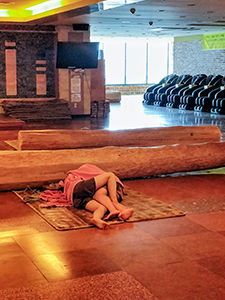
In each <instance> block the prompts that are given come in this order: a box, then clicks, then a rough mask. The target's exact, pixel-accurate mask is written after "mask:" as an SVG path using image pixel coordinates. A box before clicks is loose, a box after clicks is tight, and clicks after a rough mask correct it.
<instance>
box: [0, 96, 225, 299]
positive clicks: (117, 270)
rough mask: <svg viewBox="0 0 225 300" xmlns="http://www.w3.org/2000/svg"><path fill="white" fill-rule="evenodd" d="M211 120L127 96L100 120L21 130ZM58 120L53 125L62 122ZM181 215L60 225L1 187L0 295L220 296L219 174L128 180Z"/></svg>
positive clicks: (224, 247)
mask: <svg viewBox="0 0 225 300" xmlns="http://www.w3.org/2000/svg"><path fill="white" fill-rule="evenodd" d="M200 124H207V125H210V124H211V125H218V126H219V127H220V129H221V131H222V133H224V132H225V116H211V115H210V114H207V113H203V114H198V115H196V114H195V113H194V112H191V111H187V112H179V111H178V110H176V109H170V110H169V109H166V108H155V107H147V106H143V105H142V103H141V97H132V96H131V97H127V98H125V99H123V101H122V102H121V104H113V105H112V106H111V113H110V117H109V118H108V119H106V120H104V121H103V120H96V119H91V120H90V119H89V118H77V119H74V120H73V122H71V123H68V122H67V123H64V124H63V125H62V124H61V125H60V124H50V125H49V124H48V125H47V124H39V125H38V126H37V124H29V126H28V127H29V128H49V127H51V128H54V127H55V128H83V127H87V128H91V129H93V128H105V129H111V130H114V129H125V128H136V127H139V128H140V127H154V126H156V127H161V126H174V125H200ZM60 126H61V127H60ZM125 184H126V185H127V186H130V187H132V188H133V189H136V190H138V191H142V192H144V193H145V194H147V195H149V196H151V197H153V198H155V199H159V200H161V201H165V202H167V203H171V204H173V205H175V206H177V207H178V208H181V209H183V210H185V211H186V216H185V217H176V218H169V219H162V220H154V221H145V222H139V223H124V224H121V225H113V226H111V228H110V229H108V230H105V231H101V230H98V229H96V228H89V229H82V230H71V231H65V232H60V231H56V230H54V229H53V228H52V227H51V226H50V225H48V224H47V223H45V221H44V220H43V219H41V218H40V217H39V216H38V215H37V214H35V213H34V211H33V210H31V209H30V208H29V207H28V206H26V205H24V204H23V203H22V202H21V201H20V200H19V199H18V198H17V197H16V196H15V195H14V194H13V193H11V192H2V193H0V270H1V272H0V300H8V299H10V300H14V299H20V300H30V299H35V300H36V299H37V300H39V299H40V300H42V299H44V300H45V299H49V300H56V299H57V300H58V299H60V300H64V299H65V300H68V299H71V300H72V299H79V300H86V299H87V300H95V299H96V300H98V299H113V300H117V299H121V300H126V299H129V300H130V299H131V300H133V299H134V300H139V299H140V300H142V299H143V300H145V299H149V300H150V299H152V300H157V299H165V300H167V299H170V300H171V299H173V300H223V299H225V271H224V270H225V175H223V174H220V175H218V174H217V175H190V174H188V175H186V176H185V174H182V176H181V175H180V176H179V175H176V176H167V177H155V178H149V179H138V180H129V181H126V182H125Z"/></svg>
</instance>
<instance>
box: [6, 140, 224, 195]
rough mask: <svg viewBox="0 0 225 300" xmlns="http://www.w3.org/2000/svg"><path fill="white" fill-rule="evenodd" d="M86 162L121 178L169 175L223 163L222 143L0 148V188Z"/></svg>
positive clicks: (48, 177)
mask: <svg viewBox="0 0 225 300" xmlns="http://www.w3.org/2000/svg"><path fill="white" fill-rule="evenodd" d="M85 163H91V164H95V165H97V166H99V167H100V168H102V169H103V170H105V171H112V172H114V173H116V174H117V175H118V176H119V177H120V178H122V179H125V178H138V177H144V176H151V175H158V174H169V173H174V172H183V171H191V170H200V169H207V168H214V167H219V166H224V165H225V142H221V143H204V144H196V145H170V146H159V147H153V148H151V147H136V148H129V147H104V148H95V149H74V150H70V149H68V150H41V151H0V168H1V172H0V190H11V189H19V188H25V187H26V186H27V185H29V186H38V185H42V184H44V183H49V182H56V181H59V180H60V179H64V178H65V175H66V172H67V171H69V170H72V169H76V168H78V167H79V166H80V165H82V164H85Z"/></svg>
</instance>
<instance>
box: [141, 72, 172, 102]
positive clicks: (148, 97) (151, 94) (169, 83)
mask: <svg viewBox="0 0 225 300" xmlns="http://www.w3.org/2000/svg"><path fill="white" fill-rule="evenodd" d="M177 78H178V76H177V75H176V74H172V75H169V77H168V79H167V80H166V82H164V83H162V84H158V85H157V86H156V87H154V86H153V88H152V87H150V88H149V92H147V93H146V95H145V99H146V100H145V103H146V104H148V105H153V103H154V101H155V95H156V94H157V92H158V91H159V90H160V89H161V88H163V87H170V86H172V85H174V84H175V83H176V80H177ZM147 90H148V89H147Z"/></svg>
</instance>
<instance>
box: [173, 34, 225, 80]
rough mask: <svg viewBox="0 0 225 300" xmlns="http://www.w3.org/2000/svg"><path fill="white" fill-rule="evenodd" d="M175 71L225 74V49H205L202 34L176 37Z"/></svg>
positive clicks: (181, 72) (174, 49)
mask: <svg viewBox="0 0 225 300" xmlns="http://www.w3.org/2000/svg"><path fill="white" fill-rule="evenodd" d="M173 61H174V62H173V66H174V68H173V72H174V73H176V74H178V75H180V74H190V75H194V74H197V73H205V74H206V75H209V74H221V75H223V76H225V49H220V50H203V49H202V36H201V35H199V36H192V37H180V38H174V48H173Z"/></svg>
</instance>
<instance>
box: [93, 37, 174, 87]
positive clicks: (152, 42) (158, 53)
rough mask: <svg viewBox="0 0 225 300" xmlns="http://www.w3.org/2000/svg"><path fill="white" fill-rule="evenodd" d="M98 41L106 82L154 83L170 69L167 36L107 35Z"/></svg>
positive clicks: (169, 50)
mask: <svg viewBox="0 0 225 300" xmlns="http://www.w3.org/2000/svg"><path fill="white" fill-rule="evenodd" d="M92 41H99V39H98V38H97V37H92ZM101 45H102V49H103V50H104V58H105V78H106V84H107V85H110V84H150V83H157V82H159V81H160V80H161V79H162V78H163V77H165V76H167V75H168V74H171V73H172V72H173V70H172V63H171V57H172V55H171V51H172V47H171V41H170V39H157V38H152V39H148V40H144V39H138V38H137V39H128V38H127V39H122V38H118V39H116V38H111V39H107V38H106V39H101Z"/></svg>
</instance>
